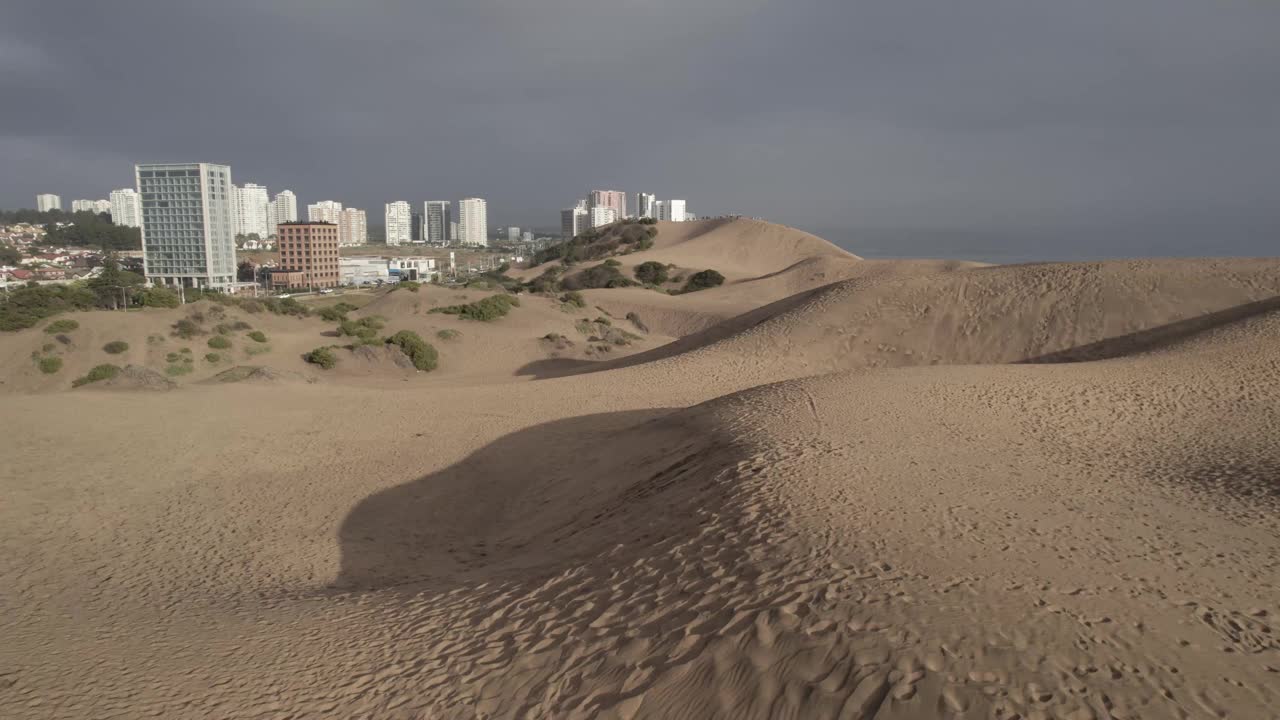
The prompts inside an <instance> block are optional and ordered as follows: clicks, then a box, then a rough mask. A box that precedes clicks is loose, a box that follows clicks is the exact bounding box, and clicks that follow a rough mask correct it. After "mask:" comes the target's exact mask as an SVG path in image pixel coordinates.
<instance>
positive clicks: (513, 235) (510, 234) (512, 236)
mask: <svg viewBox="0 0 1280 720" xmlns="http://www.w3.org/2000/svg"><path fill="white" fill-rule="evenodd" d="M507 242H508V243H518V242H520V228H518V227H516V226H514V225H513V226H511V227H509V228H507Z"/></svg>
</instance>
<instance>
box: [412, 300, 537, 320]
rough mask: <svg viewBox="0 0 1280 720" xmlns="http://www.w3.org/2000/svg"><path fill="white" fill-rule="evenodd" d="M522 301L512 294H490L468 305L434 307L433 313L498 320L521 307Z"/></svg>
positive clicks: (470, 318) (472, 318) (471, 318)
mask: <svg viewBox="0 0 1280 720" xmlns="http://www.w3.org/2000/svg"><path fill="white" fill-rule="evenodd" d="M519 306H520V301H519V300H517V299H516V298H514V297H512V296H510V295H505V294H504V295H490V296H489V297H487V298H484V299H483V300H477V301H476V302H473V303H467V304H466V305H448V306H445V307H438V308H432V310H431V312H433V313H444V314H445V315H457V316H458V317H461V318H466V319H467V320H480V321H482V322H490V321H493V320H497V319H498V318H500V317H503V316H505V315H506V314H507V313H509V312H511V308H513V307H519Z"/></svg>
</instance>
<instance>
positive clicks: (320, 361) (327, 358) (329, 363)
mask: <svg viewBox="0 0 1280 720" xmlns="http://www.w3.org/2000/svg"><path fill="white" fill-rule="evenodd" d="M302 359H303V360H306V361H307V362H309V363H311V364H312V365H319V366H320V367H322V368H324V369H325V370H332V369H333V368H334V367H335V366H336V365H337V364H338V356H336V355H334V354H333V349H332V348H330V347H327V346H326V347H318V348H316V349H315V350H312V351H311V352H309V353H307V354H306V355H303V356H302Z"/></svg>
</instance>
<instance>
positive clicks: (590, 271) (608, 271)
mask: <svg viewBox="0 0 1280 720" xmlns="http://www.w3.org/2000/svg"><path fill="white" fill-rule="evenodd" d="M560 285H561V287H564V288H565V289H566V290H586V289H589V288H619V287H627V286H629V285H635V282H634V281H632V280H629V279H627V278H626V277H624V276H623V275H622V273H621V272H619V270H618V268H616V267H614V266H612V265H606V264H603V263H601V264H600V265H596V266H594V267H589V268H587V269H586V270H583V271H582V272H579V273H576V274H574V275H570V276H568V277H566V278H565V279H563V280H561V281H560Z"/></svg>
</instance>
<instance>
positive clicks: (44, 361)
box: [36, 356, 62, 375]
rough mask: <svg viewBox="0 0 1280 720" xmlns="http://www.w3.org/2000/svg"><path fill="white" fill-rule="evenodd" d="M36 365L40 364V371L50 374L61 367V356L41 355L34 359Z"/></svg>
mask: <svg viewBox="0 0 1280 720" xmlns="http://www.w3.org/2000/svg"><path fill="white" fill-rule="evenodd" d="M36 365H39V366H40V372H42V373H44V374H45V375H52V374H54V373H56V372H58V371H59V370H61V369H62V358H60V357H57V356H51V357H42V358H40V359H39V360H37V361H36Z"/></svg>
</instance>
